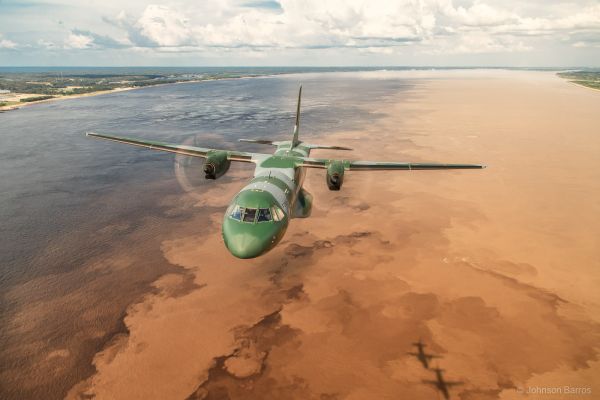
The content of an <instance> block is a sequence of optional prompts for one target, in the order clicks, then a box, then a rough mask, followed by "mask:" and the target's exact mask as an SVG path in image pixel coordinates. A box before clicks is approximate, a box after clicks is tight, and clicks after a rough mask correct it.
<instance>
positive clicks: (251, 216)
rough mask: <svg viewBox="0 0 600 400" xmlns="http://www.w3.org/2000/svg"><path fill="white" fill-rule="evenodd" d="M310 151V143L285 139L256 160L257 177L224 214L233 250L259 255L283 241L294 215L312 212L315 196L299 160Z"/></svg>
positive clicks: (240, 255) (227, 241) (241, 255)
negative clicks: (274, 148)
mask: <svg viewBox="0 0 600 400" xmlns="http://www.w3.org/2000/svg"><path fill="white" fill-rule="evenodd" d="M309 154H310V148H309V147H306V146H302V144H300V145H297V146H295V147H294V148H291V142H282V143H281V144H280V145H279V146H278V147H277V150H276V151H275V153H274V154H273V155H272V156H266V157H264V158H262V159H259V160H256V169H255V171H254V177H253V178H252V180H251V181H250V182H249V183H248V184H247V185H246V186H244V187H243V188H242V189H241V190H240V191H239V192H238V193H237V195H236V196H235V197H234V198H233V200H232V201H231V203H230V205H229V207H228V208H227V211H226V212H225V215H224V217H223V228H222V235H223V240H224V242H225V246H227V249H228V250H229V251H230V252H231V254H233V255H234V256H236V257H238V258H254V257H258V256H260V255H262V254H264V253H266V252H267V251H269V250H270V249H272V248H273V247H275V246H276V245H277V243H279V241H280V240H281V239H282V238H283V236H284V234H285V231H286V230H287V227H288V224H289V221H290V219H291V218H304V217H308V216H309V215H310V210H311V205H312V201H311V196H310V194H308V193H307V192H306V191H305V190H304V189H303V188H302V185H303V183H304V177H305V175H306V171H305V169H304V168H303V167H299V166H297V162H296V157H308V156H309Z"/></svg>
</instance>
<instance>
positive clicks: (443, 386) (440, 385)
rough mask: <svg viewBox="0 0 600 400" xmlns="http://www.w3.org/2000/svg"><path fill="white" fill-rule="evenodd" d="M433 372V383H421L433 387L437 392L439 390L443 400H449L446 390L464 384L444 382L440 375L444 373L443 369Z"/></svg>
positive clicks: (436, 369) (424, 381)
mask: <svg viewBox="0 0 600 400" xmlns="http://www.w3.org/2000/svg"><path fill="white" fill-rule="evenodd" d="M433 370H434V371H435V378H436V380H435V381H434V380H427V379H424V380H423V383H427V384H428V385H433V386H435V388H436V389H437V390H439V391H440V392H441V393H442V395H444V399H446V400H449V399H450V393H449V392H448V389H449V388H451V387H452V386H458V385H462V384H463V383H464V382H459V381H446V380H444V376H443V375H442V372H444V370H443V369H441V368H434V369H433Z"/></svg>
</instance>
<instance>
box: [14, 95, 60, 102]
mask: <svg viewBox="0 0 600 400" xmlns="http://www.w3.org/2000/svg"><path fill="white" fill-rule="evenodd" d="M54 97H55V96H35V97H27V98H25V99H21V100H19V101H20V102H21V103H29V102H32V101H40V100H48V99H53V98H54Z"/></svg>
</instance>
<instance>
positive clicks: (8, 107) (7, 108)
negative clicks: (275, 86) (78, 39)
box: [0, 73, 286, 113]
mask: <svg viewBox="0 0 600 400" xmlns="http://www.w3.org/2000/svg"><path fill="white" fill-rule="evenodd" d="M277 75H286V73H281V74H265V75H252V76H238V77H226V78H208V79H192V80H189V81H180V82H169V83H157V84H156V85H146V86H131V87H119V88H114V89H111V90H99V91H96V92H89V93H81V94H73V95H65V96H56V97H53V98H51V99H44V100H36V101H27V102H21V103H18V104H11V105H6V106H0V113H1V112H6V111H14V110H18V109H20V108H22V107H27V106H31V105H34V104H42V103H52V102H56V101H62V100H72V99H79V98H82V97H93V96H101V95H105V94H111V93H120V92H127V91H130V90H139V89H145V88H153V87H159V86H167V85H181V84H185V83H202V82H209V81H224V80H234V79H248V78H259V77H268V76H277ZM19 94H27V93H19ZM31 95H32V96H35V95H36V94H34V93H31Z"/></svg>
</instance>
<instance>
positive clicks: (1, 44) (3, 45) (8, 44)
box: [0, 36, 17, 49]
mask: <svg viewBox="0 0 600 400" xmlns="http://www.w3.org/2000/svg"><path fill="white" fill-rule="evenodd" d="M15 48H17V44H16V43H15V42H13V41H12V40H8V39H2V36H0V49H15Z"/></svg>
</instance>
